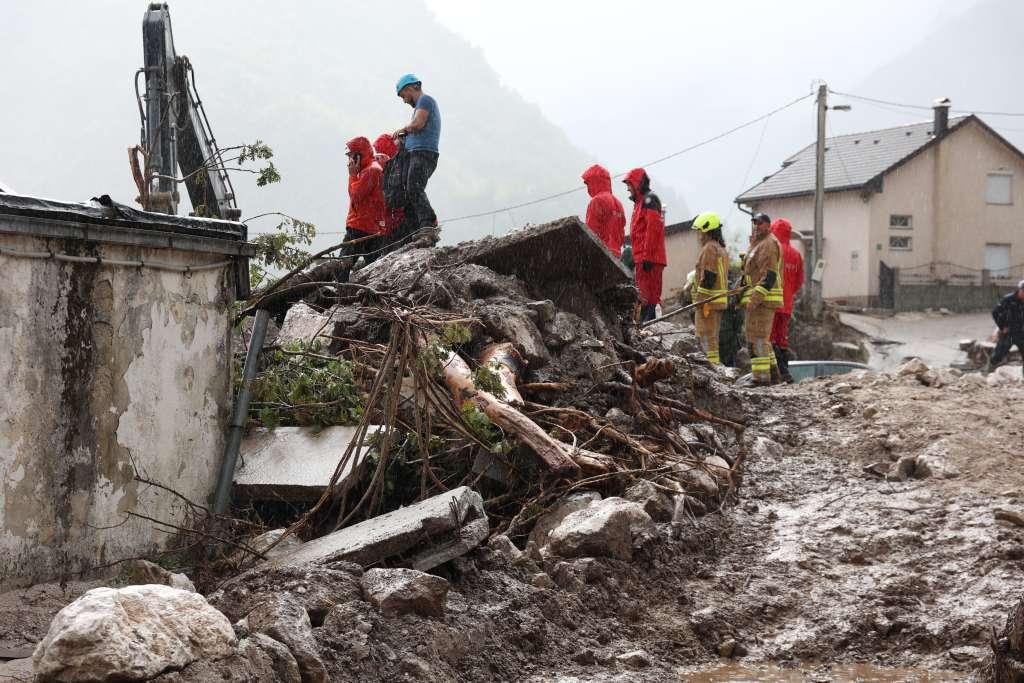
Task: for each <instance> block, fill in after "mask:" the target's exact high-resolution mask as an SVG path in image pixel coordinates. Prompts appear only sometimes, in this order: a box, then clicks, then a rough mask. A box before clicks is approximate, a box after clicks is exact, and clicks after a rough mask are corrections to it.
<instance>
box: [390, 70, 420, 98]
mask: <svg viewBox="0 0 1024 683" xmlns="http://www.w3.org/2000/svg"><path fill="white" fill-rule="evenodd" d="M421 82H422V81H420V77H419V76H417V75H416V74H405V75H404V76H402V77H401V78H399V79H398V83H397V84H396V85H395V94H396V95H397V94H398V93H400V92H402V88H404V87H405V86H407V85H412V84H413V83H421Z"/></svg>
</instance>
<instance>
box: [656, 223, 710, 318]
mask: <svg viewBox="0 0 1024 683" xmlns="http://www.w3.org/2000/svg"><path fill="white" fill-rule="evenodd" d="M699 253H700V238H699V236H698V235H697V231H696V230H682V231H680V232H676V233H673V234H671V235H666V236H665V257H666V260H667V261H668V265H667V266H666V267H665V273H664V275H663V277H662V281H661V283H662V284H661V287H662V299H663V300H664V301H667V302H670V303H674V302H675V300H676V299H677V298H678V297H679V295H680V293H682V291H683V287H684V286H686V275H687V273H689V272H690V271H691V270H693V267H694V266H696V265H697V255H698V254H699Z"/></svg>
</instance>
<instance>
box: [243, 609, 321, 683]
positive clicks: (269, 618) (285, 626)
mask: <svg viewBox="0 0 1024 683" xmlns="http://www.w3.org/2000/svg"><path fill="white" fill-rule="evenodd" d="M248 621H249V628H250V629H252V631H253V632H254V633H262V634H264V635H266V636H270V637H271V638H273V639H274V640H276V641H277V642H279V643H281V644H283V645H284V646H285V647H287V648H288V651H289V652H291V654H292V657H294V658H295V663H296V664H297V665H298V667H299V673H300V674H301V677H302V683H326V682H327V681H328V680H330V679H329V677H328V675H327V668H326V667H325V666H324V663H323V661H321V659H320V655H319V653H318V652H317V649H316V640H315V639H314V638H313V625H312V624H311V623H310V621H309V615H308V614H307V613H306V610H305V608H304V607H303V606H302V605H301V604H300V603H299V602H298V601H296V600H295V599H293V598H292V597H291V595H290V594H288V593H281V594H279V595H275V596H273V597H271V598H269V599H268V600H266V601H264V602H262V603H261V604H260V605H259V606H257V607H256V609H254V610H253V611H252V612H250V613H249V616H248Z"/></svg>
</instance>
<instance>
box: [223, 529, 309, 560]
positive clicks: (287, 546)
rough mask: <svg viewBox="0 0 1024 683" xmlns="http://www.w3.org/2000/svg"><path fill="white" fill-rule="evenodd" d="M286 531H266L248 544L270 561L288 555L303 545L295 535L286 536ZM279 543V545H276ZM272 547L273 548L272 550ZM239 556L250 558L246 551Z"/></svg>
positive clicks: (240, 552)
mask: <svg viewBox="0 0 1024 683" xmlns="http://www.w3.org/2000/svg"><path fill="white" fill-rule="evenodd" d="M284 532H285V529H271V530H270V531H265V532H263V533H262V534H260V535H259V536H254V537H253V538H252V539H250V540H249V542H248V543H247V544H246V545H248V546H249V547H250V548H252V549H253V550H255V551H257V552H260V553H263V554H264V555H265V556H266V558H267V559H268V560H270V559H273V558H275V557H281V556H282V555H287V554H288V553H291V552H294V551H295V550H296V549H298V548H299V547H300V546H301V545H302V539H301V538H299V537H298V536H296V535H295V534H290V535H288V536H284ZM282 536H284V540H283V541H281V542H280V543H278V540H279V539H280V538H281V537H282ZM275 543H277V545H274V544H275ZM271 546H273V547H272V548H271ZM238 556H249V557H251V555H249V554H248V553H246V552H245V551H239V553H238Z"/></svg>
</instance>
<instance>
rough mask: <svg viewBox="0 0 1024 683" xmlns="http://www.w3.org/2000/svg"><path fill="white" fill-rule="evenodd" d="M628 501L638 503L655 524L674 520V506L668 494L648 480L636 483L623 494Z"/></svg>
mask: <svg viewBox="0 0 1024 683" xmlns="http://www.w3.org/2000/svg"><path fill="white" fill-rule="evenodd" d="M622 497H623V498H625V499H626V500H631V501H633V502H634V503H638V504H639V505H640V507H642V508H643V509H644V512H646V513H647V514H648V515H650V516H651V519H653V520H654V521H655V522H668V521H669V520H671V519H672V511H673V509H674V508H673V504H672V500H671V499H670V498H669V496H668V494H666V493H664V492H663V491H660V490H659V489H658V487H656V486H655V485H654V484H653V483H651V482H650V481H648V480H646V479H640V480H638V481H636V482H635V483H634V484H633V485H632V486H630V487H629V488H628V489H626V492H625V493H623V494H622Z"/></svg>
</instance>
